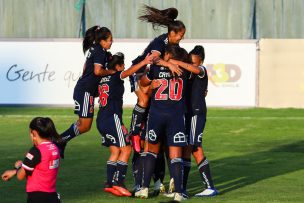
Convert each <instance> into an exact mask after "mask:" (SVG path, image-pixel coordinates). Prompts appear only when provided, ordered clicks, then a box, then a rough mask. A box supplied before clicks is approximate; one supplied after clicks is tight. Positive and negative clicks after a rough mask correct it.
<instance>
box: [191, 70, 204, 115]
mask: <svg viewBox="0 0 304 203" xmlns="http://www.w3.org/2000/svg"><path fill="white" fill-rule="evenodd" d="M199 68H201V69H204V72H205V74H204V75H203V76H200V75H193V77H191V79H190V80H189V81H188V84H187V90H186V92H187V93H186V95H187V96H186V104H187V107H188V111H189V112H188V113H190V114H193V115H197V114H202V113H205V112H206V111H207V107H206V100H205V92H206V90H207V89H208V75H207V70H206V68H205V67H204V66H199Z"/></svg>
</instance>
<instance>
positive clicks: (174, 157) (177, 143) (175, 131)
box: [167, 112, 187, 201]
mask: <svg viewBox="0 0 304 203" xmlns="http://www.w3.org/2000/svg"><path fill="white" fill-rule="evenodd" d="M167 120H168V124H167V144H168V146H169V157H170V160H171V161H170V165H171V166H170V170H171V174H172V177H173V179H174V190H175V195H174V200H178V201H181V200H183V199H184V198H183V196H182V192H183V191H182V185H183V160H182V148H183V147H184V146H186V145H187V141H186V135H185V123H184V114H181V113H180V112H176V113H175V115H172V116H171V119H167Z"/></svg>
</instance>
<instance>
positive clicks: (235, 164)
mask: <svg viewBox="0 0 304 203" xmlns="http://www.w3.org/2000/svg"><path fill="white" fill-rule="evenodd" d="M303 155H304V141H299V142H295V143H291V144H286V145H281V146H279V147H276V148H273V149H271V150H268V151H262V152H257V153H253V154H246V155H244V156H235V157H229V158H224V159H218V160H214V161H211V167H212V174H213V179H214V183H215V185H216V187H217V189H218V190H219V192H220V194H224V193H228V192H230V191H233V190H236V189H238V188H241V187H244V186H247V185H251V184H254V183H256V182H258V181H261V180H264V179H268V178H271V177H275V176H280V175H284V174H287V173H291V172H294V171H297V170H302V169H303V166H304V159H303ZM193 168H195V167H193ZM191 172H192V174H191V175H190V178H189V181H188V187H187V188H189V191H190V193H193V194H194V193H197V192H201V190H202V182H201V180H200V179H199V178H198V177H199V174H198V172H197V169H195V170H193V169H192V170H191Z"/></svg>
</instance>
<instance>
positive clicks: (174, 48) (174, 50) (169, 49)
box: [165, 44, 190, 63]
mask: <svg viewBox="0 0 304 203" xmlns="http://www.w3.org/2000/svg"><path fill="white" fill-rule="evenodd" d="M165 53H169V54H172V59H175V60H179V61H183V62H185V63H190V57H189V54H188V52H187V51H186V50H185V49H184V48H181V47H180V46H179V45H171V44H168V45H167V46H166V48H165Z"/></svg>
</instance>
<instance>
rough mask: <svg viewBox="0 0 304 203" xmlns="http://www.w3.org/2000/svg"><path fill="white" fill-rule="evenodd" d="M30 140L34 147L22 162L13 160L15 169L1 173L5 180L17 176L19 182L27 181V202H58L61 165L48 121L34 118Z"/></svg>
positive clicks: (53, 130)
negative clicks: (57, 186)
mask: <svg viewBox="0 0 304 203" xmlns="http://www.w3.org/2000/svg"><path fill="white" fill-rule="evenodd" d="M29 128H30V137H31V140H32V142H33V144H34V146H33V147H32V148H31V149H30V150H29V151H28V152H27V154H26V156H25V158H24V160H23V162H22V161H21V160H18V161H16V163H15V169H13V170H7V171H5V172H4V173H3V174H2V179H3V180H4V181H8V180H10V179H11V178H12V177H13V176H15V175H17V179H18V180H23V179H24V178H26V179H27V182H26V192H27V194H28V197H27V202H28V203H36V202H37V203H38V202H39V203H40V202H43V203H58V202H60V198H59V195H58V194H57V192H56V179H57V174H58V169H59V163H60V155H59V150H58V148H57V146H56V145H55V144H53V142H52V141H54V140H56V139H58V138H59V135H58V133H57V131H56V128H55V126H54V123H53V121H52V120H51V119H50V118H42V117H36V118H34V119H33V120H32V121H31V123H30V125H29Z"/></svg>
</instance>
